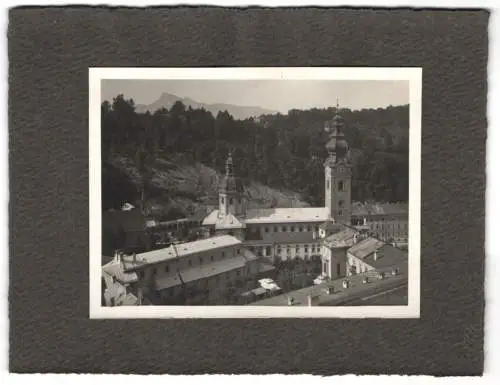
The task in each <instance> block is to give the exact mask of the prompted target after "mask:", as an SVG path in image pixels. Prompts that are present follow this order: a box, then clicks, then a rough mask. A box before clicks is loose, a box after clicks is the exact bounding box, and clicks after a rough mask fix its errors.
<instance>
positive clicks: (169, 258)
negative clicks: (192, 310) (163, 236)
mask: <svg viewBox="0 0 500 385" xmlns="http://www.w3.org/2000/svg"><path fill="white" fill-rule="evenodd" d="M266 268H267V266H266V265H265V264H264V265H263V264H261V263H259V261H258V260H257V257H256V256H255V255H254V254H253V253H252V252H251V251H249V250H248V249H246V248H245V247H243V245H242V242H241V241H240V240H239V239H237V238H235V237H233V236H230V235H219V236H214V237H210V238H207V239H201V240H197V241H194V242H187V243H181V244H177V245H176V244H172V245H170V246H169V247H167V248H163V249H159V250H153V251H148V252H144V253H138V254H124V253H120V252H117V253H116V256H115V259H114V261H113V263H112V264H111V265H109V266H104V267H103V272H105V273H106V274H108V275H109V276H111V277H113V278H114V280H115V282H123V283H124V284H128V285H130V287H131V291H133V292H135V293H138V294H137V296H138V297H139V298H142V297H143V296H144V297H145V298H148V299H149V300H150V301H151V302H152V303H155V304H169V303H177V302H181V303H186V304H189V303H202V302H203V303H210V302H217V301H219V300H221V297H223V296H224V295H226V292H225V290H226V289H228V288H229V287H233V286H237V281H245V280H247V279H249V278H253V277H256V276H257V275H258V274H259V272H261V271H262V270H263V269H264V270H265V269H266Z"/></svg>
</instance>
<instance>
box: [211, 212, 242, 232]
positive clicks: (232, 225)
mask: <svg viewBox="0 0 500 385" xmlns="http://www.w3.org/2000/svg"><path fill="white" fill-rule="evenodd" d="M244 227H245V224H244V223H242V222H240V220H239V219H238V218H236V217H235V216H234V215H233V214H231V213H229V214H228V215H225V216H224V217H222V218H219V219H218V220H217V221H216V222H215V228H216V229H242V228H244Z"/></svg>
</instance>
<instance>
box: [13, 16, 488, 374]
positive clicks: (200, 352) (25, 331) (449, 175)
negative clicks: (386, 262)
mask: <svg viewBox="0 0 500 385" xmlns="http://www.w3.org/2000/svg"><path fill="white" fill-rule="evenodd" d="M9 16H10V18H9V19H10V20H9V30H8V38H9V42H8V44H9V61H10V63H9V141H10V154H9V161H10V194H11V195H10V272H9V273H10V293H9V295H10V298H9V312H10V314H9V317H10V370H11V371H12V372H19V373H30V372H79V373H84V372H95V373H144V374H149V373H151V374H153V373H170V374H191V373H192V374H195V373H197V374H201V373H290V374H291V373H310V374H318V375H319V374H321V375H335V374H348V373H355V374H428V375H480V374H481V373H482V371H483V357H484V354H483V316H484V286H483V285H484V261H485V256H484V230H485V229H484V215H485V208H484V206H485V205H484V194H485V141H486V127H487V121H486V99H487V85H486V79H487V75H486V67H487V51H488V38H487V27H488V19H489V13H488V11H486V10H461V11H453V10H410V9H406V10H390V9H378V10H374V9H329V8H295V9H294V8H282V9H264V8H249V9H229V8H216V7H190V8H182V7H173V8H144V9H133V8H130V9H125V8H99V7H94V8H91V7H74V8H71V7H59V8H55V7H47V8H28V7H25V8H17V9H12V10H11V11H10V15H9ZM104 66H105V67H128V66H130V67H137V66H141V67H145V66H146V67H209V66H238V67H252V66H273V67H280V66H285V67H286V66H292V67H306V66H370V67H394V66H404V67H408V66H410V67H422V68H423V103H422V110H423V115H422V211H421V215H422V230H421V237H422V256H421V276H422V278H421V318H420V319H412V320H389V319H386V320H360V319H358V320H348V319H332V320H324V319H323V320H305V319H301V320H293V319H274V320H273V319H268V320H231V319H229V320H228V319H226V320H224V319H218V320H89V318H88V309H89V306H88V292H89V290H88V237H89V232H88V228H89V226H88V219H89V215H88V185H89V179H88V68H89V67H104Z"/></svg>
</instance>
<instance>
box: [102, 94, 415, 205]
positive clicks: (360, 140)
mask: <svg viewBox="0 0 500 385" xmlns="http://www.w3.org/2000/svg"><path fill="white" fill-rule="evenodd" d="M342 113H343V116H344V119H345V130H344V131H345V135H346V138H347V140H348V142H349V145H350V147H351V148H352V158H353V164H354V169H353V182H352V186H353V196H352V198H353V200H358V201H367V200H377V201H389V202H390V201H407V200H408V127H409V108H408V106H397V107H388V108H386V109H365V110H361V111H351V110H348V109H345V110H343V111H342ZM333 115H334V108H329V109H312V110H308V111H298V110H291V111H289V113H288V114H286V115H282V114H275V115H263V116H261V117H260V118H259V119H253V118H250V119H245V120H235V119H234V118H233V117H232V116H231V115H229V114H228V113H227V112H219V113H218V114H217V116H215V117H214V116H213V115H212V113H210V112H208V111H206V110H204V109H193V108H191V107H187V108H186V107H185V106H184V105H183V104H182V103H181V102H177V103H175V104H174V105H173V106H172V107H171V108H170V109H169V110H167V109H160V110H157V111H156V112H154V113H149V112H146V113H137V112H136V111H135V105H134V102H133V101H132V100H127V99H126V98H124V97H123V95H118V96H117V97H116V98H114V100H113V101H105V102H103V103H102V106H101V119H102V123H101V124H102V154H103V174H102V179H103V180H102V182H103V209H107V208H111V207H115V208H117V207H119V205H120V204H121V203H123V202H124V201H131V202H138V201H140V200H141V196H142V197H144V198H145V199H149V198H150V197H154V196H156V197H158V196H162V195H163V198H165V199H173V198H175V197H173V196H172V195H175V194H176V192H175V191H176V190H175V189H172V190H170V192H168V189H166V190H165V189H163V191H158V188H157V186H158V184H157V183H155V178H158V175H156V176H155V174H157V173H158V171H157V170H158V167H159V166H158V165H159V164H160V165H161V162H171V161H174V162H175V163H176V166H180V165H179V162H182V163H183V164H184V165H186V166H190V167H195V168H197V169H200V170H202V169H203V168H200V164H202V165H204V166H206V167H207V168H206V169H207V170H208V169H209V168H212V169H214V170H217V171H219V172H221V171H223V169H224V162H225V159H226V157H227V154H228V152H229V151H232V152H233V159H234V162H235V172H236V173H237V175H238V176H240V177H242V178H244V180H245V181H246V183H247V185H250V184H251V182H259V183H260V184H261V185H267V186H270V187H272V188H274V189H277V190H286V191H294V192H297V193H298V194H299V196H300V198H301V199H302V200H304V201H305V202H307V203H309V204H311V205H315V206H316V205H322V204H323V199H324V197H323V194H324V191H323V179H324V176H323V173H324V169H323V161H324V159H325V156H326V150H325V143H326V140H327V133H326V132H325V131H324V129H323V127H324V122H325V121H326V120H329V119H331V118H332V117H333ZM117 159H122V161H121V164H124V161H123V160H125V163H127V162H129V163H130V164H132V165H133V166H134V169H135V173H136V175H135V176H133V175H132V173H131V171H130V168H126V167H125V168H124V167H118V165H117ZM202 173H203V172H202ZM170 182H171V183H174V184H175V180H171V181H170ZM165 183H167V182H165ZM137 186H139V188H137ZM142 187H144V188H142ZM204 193H205V192H203V191H201V192H199V193H194V195H193V196H192V197H190V198H189V199H197V197H198V198H199V196H200V194H201V195H203V194H204ZM165 194H168V195H170V196H167V197H165V196H164V195H165Z"/></svg>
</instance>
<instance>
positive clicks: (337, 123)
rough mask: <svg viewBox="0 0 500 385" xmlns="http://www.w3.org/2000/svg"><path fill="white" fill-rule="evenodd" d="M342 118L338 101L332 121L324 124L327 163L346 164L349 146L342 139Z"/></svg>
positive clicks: (343, 138)
mask: <svg viewBox="0 0 500 385" xmlns="http://www.w3.org/2000/svg"><path fill="white" fill-rule="evenodd" d="M343 130H344V117H343V116H342V114H341V113H340V107H339V99H338V98H337V105H336V108H335V115H334V117H333V119H332V120H330V121H328V122H326V124H325V131H327V132H328V133H329V137H330V138H329V141H328V143H327V144H326V149H327V151H328V158H327V162H329V163H333V164H336V163H346V162H347V161H348V153H349V146H348V144H347V141H346V140H345V137H344V133H343Z"/></svg>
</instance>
